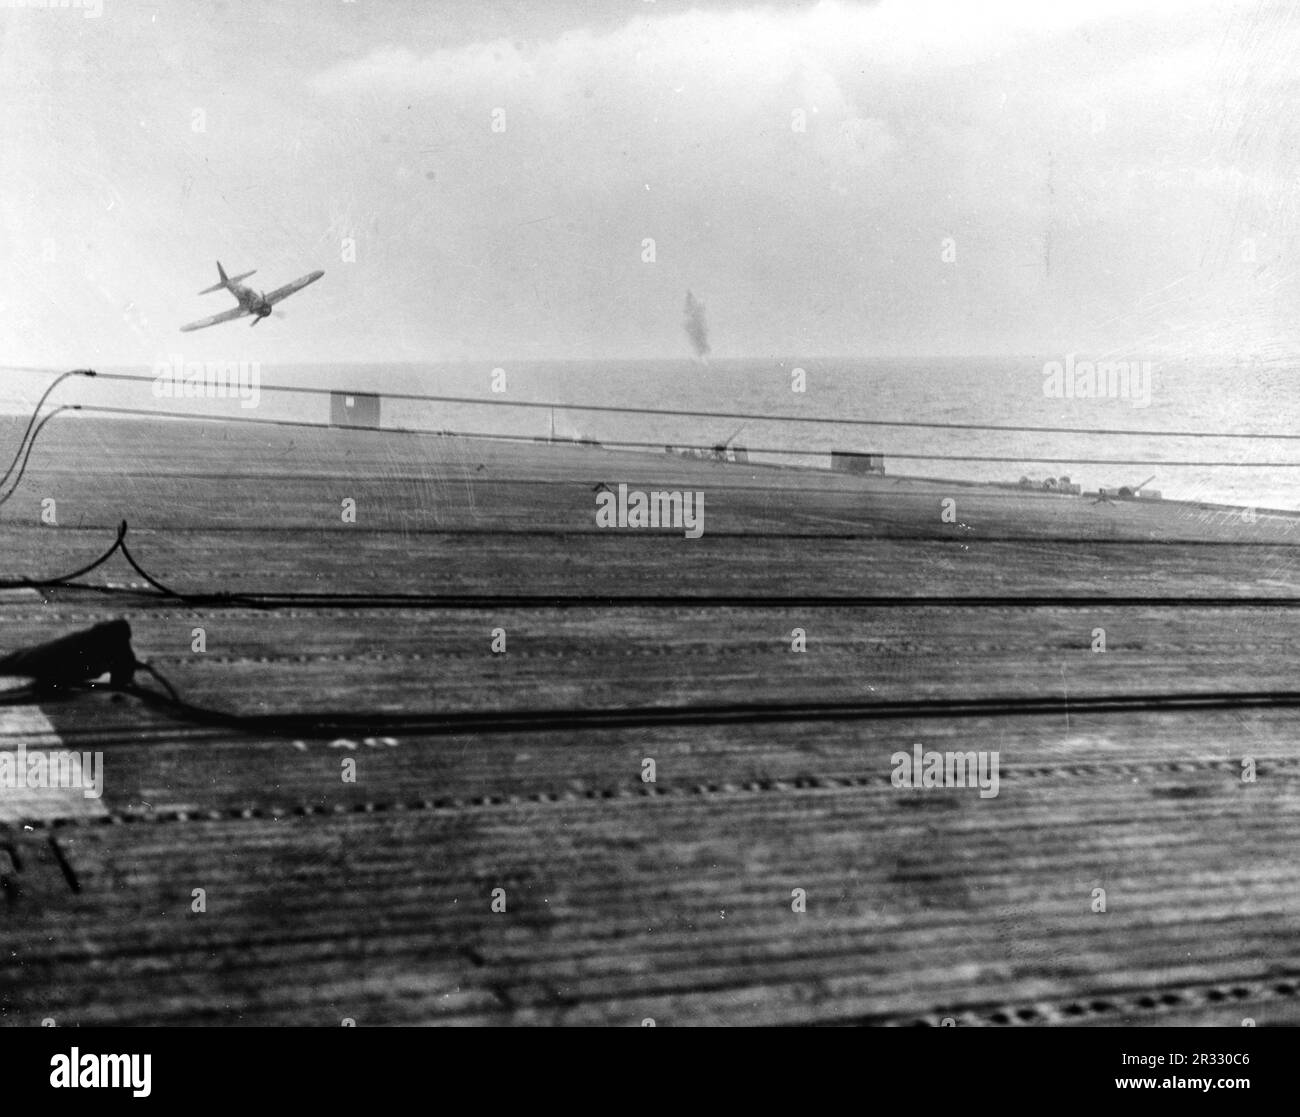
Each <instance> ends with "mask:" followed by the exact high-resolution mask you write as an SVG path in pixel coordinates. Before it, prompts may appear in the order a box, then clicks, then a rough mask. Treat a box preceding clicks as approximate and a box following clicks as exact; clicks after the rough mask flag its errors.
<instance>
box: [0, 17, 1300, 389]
mask: <svg viewBox="0 0 1300 1117" xmlns="http://www.w3.org/2000/svg"><path fill="white" fill-rule="evenodd" d="M29 2H30V0H29ZM21 3H22V0H0V89H2V90H3V96H4V104H5V107H6V111H5V112H4V113H2V114H0V261H2V262H3V270H0V364H6V365H49V366H54V367H64V366H71V365H81V364H100V365H110V364H130V363H141V364H147V365H152V364H153V363H155V362H157V361H158V360H160V359H161V358H163V357H164V356H165V355H168V354H178V353H179V354H183V355H184V358H185V359H186V360H206V359H219V360H244V359H255V360H260V361H262V362H266V363H277V362H318V361H319V362H323V361H380V360H393V361H397V360H409V361H425V360H470V361H484V362H493V363H496V362H501V361H505V360H508V359H512V358H514V359H520V358H530V359H540V358H546V359H552V358H553V359H566V358H617V357H627V358H633V357H676V356H683V357H684V356H688V355H689V353H690V341H689V339H688V337H687V334H686V332H685V330H684V329H683V320H682V319H683V305H684V301H685V297H686V292H687V291H688V290H690V291H692V292H694V294H695V295H696V296H698V297H699V298H700V299H701V300H702V301H703V303H704V304H705V306H706V308H707V310H706V314H707V319H708V326H709V333H710V344H711V346H712V349H713V352H714V354H715V355H716V356H718V357H742V356H753V357H771V356H786V355H830V354H841V355H861V356H879V355H918V354H930V353H935V354H971V353H979V354H1000V353H1007V354H1011V353H1051V354H1065V353H1072V352H1085V351H1087V352H1094V353H1097V354H1102V353H1106V354H1115V353H1118V354H1120V355H1123V354H1126V353H1127V354H1130V355H1133V354H1146V353H1152V352H1157V353H1172V354H1176V355H1183V356H1191V357H1200V356H1209V357H1214V358H1218V359H1224V358H1227V359H1237V358H1240V359H1247V358H1250V357H1251V356H1258V355H1260V354H1263V355H1265V356H1267V357H1270V358H1278V357H1280V358H1283V359H1285V358H1287V357H1289V356H1291V355H1293V354H1294V353H1295V352H1296V350H1297V341H1300V338H1298V337H1297V331H1296V329H1295V328H1294V326H1293V324H1292V323H1293V321H1294V319H1295V318H1296V309H1297V301H1298V300H1300V283H1298V282H1297V268H1296V263H1295V258H1296V247H1297V245H1296V233H1297V201H1296V198H1297V188H1298V187H1300V143H1297V140H1298V139H1300V136H1297V134H1296V133H1297V131H1300V111H1297V110H1300V104H1297V100H1298V99H1297V89H1298V88H1300V67H1297V66H1296V65H1295V61H1296V58H1297V57H1298V56H1300V55H1298V48H1300V17H1298V16H1296V15H1294V14H1292V13H1291V12H1289V11H1288V5H1286V4H1283V3H1271V2H1262V3H1261V2H1259V0H1251V2H1249V3H1246V2H1240V3H1238V2H1226V0H1216V2H1211V0H1059V2H1057V0H1053V2H1050V3H1049V2H1046V0H1029V2H1018V0H988V2H981V3H978V4H977V3H970V2H966V0H960V2H952V3H948V2H939V0H904V2H894V0H882V2H880V3H850V2H847V0H821V2H818V3H788V4H783V3H779V4H769V5H750V6H742V5H737V4H733V3H721V2H707V3H691V2H689V0H671V2H670V0H653V2H651V0H601V2H599V3H597V2H579V0H551V2H547V3H544V4H543V3H531V4H525V3H521V2H517V0H509V2H505V0H485V2H483V3H470V2H464V3H443V2H434V3H429V2H424V3H404V2H401V0H385V2H384V3H379V2H378V0H356V2H355V3H353V2H348V0H312V2H307V0H303V2H285V3H277V2H275V0H264V2H259V3H256V4H254V3H234V2H230V0H227V2H203V0H196V2H194V3H186V4H175V3H172V4H162V3H144V2H140V0H102V3H101V0H75V3H76V4H78V5H79V6H76V7H69V8H64V9H55V10H44V9H32V8H27V7H23V6H16V5H20V4H21ZM92 4H93V7H92V6H89V5H92ZM96 9H98V10H96ZM648 242H653V251H652V252H651V251H650V248H649V247H648ZM217 259H220V260H221V261H222V262H223V264H224V265H225V266H226V269H227V271H228V272H230V273H231V274H234V273H235V272H236V271H241V272H242V271H247V270H249V269H251V268H256V269H257V274H256V275H255V276H254V277H253V278H252V279H251V280H250V281H249V282H250V283H252V284H254V285H259V284H260V285H261V287H262V288H263V289H267V290H269V289H271V288H273V287H277V286H280V285H281V284H283V283H285V282H288V281H289V280H291V279H293V278H295V277H297V276H299V275H301V274H303V273H305V272H308V271H311V270H314V269H316V268H323V269H324V270H325V273H326V274H325V277H324V278H323V279H322V280H321V281H320V282H319V283H317V284H315V285H313V286H311V287H309V288H307V289H306V290H305V291H303V292H301V293H299V294H297V295H295V296H294V297H293V298H291V299H289V300H288V301H286V302H285V303H284V304H283V308H282V309H283V310H284V311H285V316H284V317H283V318H278V317H277V318H271V319H267V320H266V321H265V322H263V323H261V324H259V325H258V326H257V327H256V329H250V327H249V325H248V324H247V322H235V323H233V324H228V325H223V326H218V327H215V328H213V329H211V330H206V331H201V332H197V333H193V334H180V333H179V332H178V328H179V326H180V325H181V324H183V323H185V322H187V321H190V320H193V319H195V318H199V317H203V316H206V315H209V314H214V313H216V312H217V311H219V310H222V309H225V308H226V307H227V305H229V300H228V299H227V296H225V294H224V293H221V294H213V295H207V296H203V297H200V296H199V295H198V294H197V292H198V291H199V290H200V289H202V288H204V287H207V286H209V285H210V284H212V283H214V282H215V281H216V265H215V261H216V260H217Z"/></svg>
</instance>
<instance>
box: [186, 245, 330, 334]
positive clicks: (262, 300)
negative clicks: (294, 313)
mask: <svg viewBox="0 0 1300 1117" xmlns="http://www.w3.org/2000/svg"><path fill="white" fill-rule="evenodd" d="M217 274H218V275H219V276H221V282H220V283H214V284H213V285H212V286H211V287H207V288H204V289H203V290H202V291H200V292H199V294H200V295H210V294H212V292H213V291H220V290H222V289H225V290H227V291H229V292H230V293H231V294H232V295H234V296H235V298H237V299H238V300H239V305H238V306H236V307H231V308H230V309H229V310H223V311H222V312H221V313H220V314H214V315H213V316H212V317H211V318H200V319H199V320H198V321H197V322H191V323H190V324H189V325H188V326H182V327H181V333H187V332H188V331H190V330H202V329H204V328H206V327H207V326H215V325H217V324H218V323H219V322H233V321H234V320H235V319H236V318H243V317H244V316H245V315H246V314H251V315H253V325H254V326H256V325H257V324H258V322H260V321H261V320H262V319H263V318H265V317H266V316H267V315H268V314H270V313H271V308H272V307H273V306H275V304H276V303H278V302H279V301H280V300H281V299H287V298H288V297H289V296H290V295H292V294H293V293H294V292H295V291H301V290H302V289H303V288H304V287H306V286H307V284H309V283H315V282H316V280H318V279H319V278H320V277H321V276H322V275H324V274H325V273H324V272H323V271H314V272H311V273H310V274H309V275H304V276H303V277H302V278H301V279H295V280H294V281H293V282H292V283H286V284H285V285H284V286H283V287H277V288H276V289H275V290H274V291H272V292H270V293H269V294H268V293H266V292H265V291H262V292H258V291H254V290H253V289H252V288H251V287H245V286H243V285H242V284H241V283H240V282H239V281H240V280H241V279H247V278H248V277H249V276H250V275H254V274H256V269H254V270H253V271H246V272H244V274H243V275H236V276H233V277H232V276H228V275H226V270H225V268H223V267H222V266H221V261H220V260H218V261H217Z"/></svg>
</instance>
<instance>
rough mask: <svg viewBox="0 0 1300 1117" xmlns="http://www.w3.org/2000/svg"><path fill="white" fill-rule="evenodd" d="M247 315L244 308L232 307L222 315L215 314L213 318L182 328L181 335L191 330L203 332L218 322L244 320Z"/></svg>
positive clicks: (201, 319) (203, 319) (202, 319)
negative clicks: (202, 330)
mask: <svg viewBox="0 0 1300 1117" xmlns="http://www.w3.org/2000/svg"><path fill="white" fill-rule="evenodd" d="M247 313H248V311H246V310H245V309H244V308H243V307H242V306H235V307H231V308H230V309H229V310H223V311H222V312H221V313H220V314H214V315H213V316H212V317H211V318H200V319H199V320H198V321H197V322H191V323H190V324H189V325H188V326H182V327H181V333H188V332H189V331H190V330H201V329H204V328H205V327H207V326H215V325H216V324H217V323H218V322H233V321H234V320H235V319H236V318H242V317H244V315H245V314H247Z"/></svg>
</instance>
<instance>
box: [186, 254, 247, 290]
mask: <svg viewBox="0 0 1300 1117" xmlns="http://www.w3.org/2000/svg"><path fill="white" fill-rule="evenodd" d="M256 272H257V269H256V268H254V269H253V270H252V271H246V272H244V274H243V275H236V276H234V277H233V278H232V277H231V276H228V275H227V274H226V269H225V268H223V267H222V266H221V261H220V260H218V261H217V274H218V275H219V276H221V282H220V283H214V284H213V285H212V286H211V287H205V288H204V289H203V290H202V291H200V292H199V294H200V295H210V294H212V292H213V291H221V290H225V289H227V288H229V287H230V285H231V284H232V283H238V282H239V281H240V280H241V279H247V278H248V277H249V276H250V275H254V274H256Z"/></svg>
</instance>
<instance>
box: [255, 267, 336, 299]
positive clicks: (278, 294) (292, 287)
mask: <svg viewBox="0 0 1300 1117" xmlns="http://www.w3.org/2000/svg"><path fill="white" fill-rule="evenodd" d="M324 274H325V273H324V272H323V271H314V272H312V273H311V274H310V275H304V276H303V277H302V278H301V279H295V280H294V281H293V282H292V283H286V284H285V285H284V286H283V287H277V288H276V289H275V290H274V291H272V292H270V294H268V295H265V296H263V297H264V298H265V299H266V301H267V302H268V303H269V304H270V305H272V306H274V305H275V304H276V303H278V302H279V301H280V300H281V299H287V298H288V297H289V296H290V295H292V294H293V293H294V292H295V291H301V290H302V289H303V288H304V287H306V286H307V284H309V283H315V282H316V280H318V279H319V278H320V277H321V276H322V275H324Z"/></svg>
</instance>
